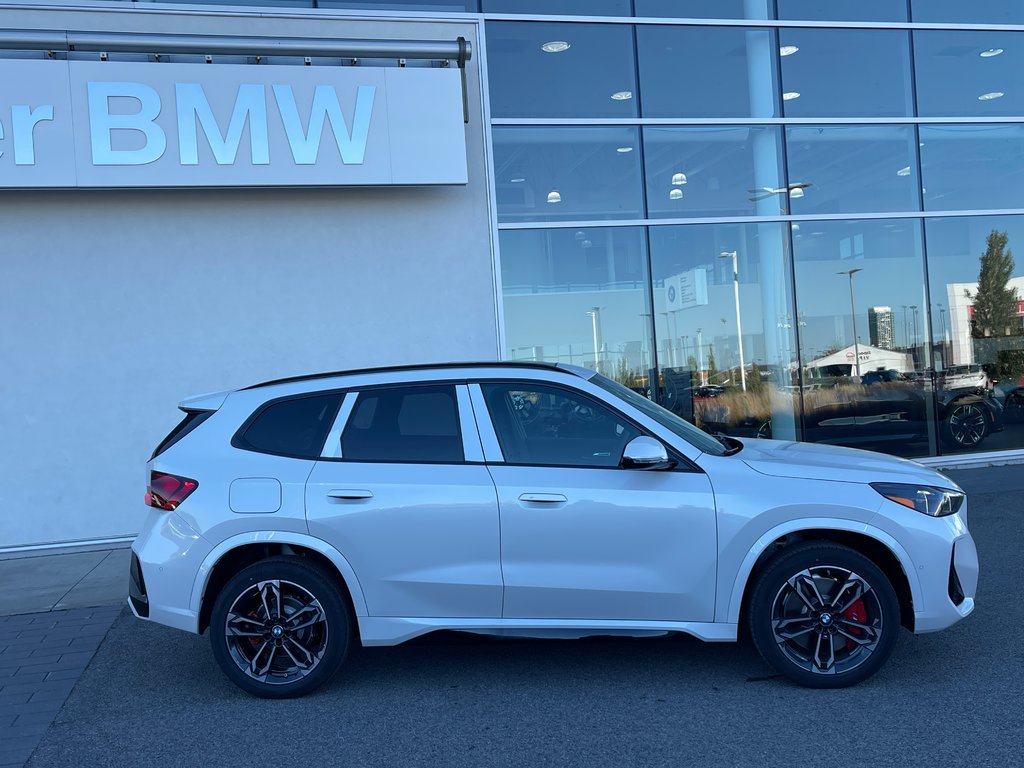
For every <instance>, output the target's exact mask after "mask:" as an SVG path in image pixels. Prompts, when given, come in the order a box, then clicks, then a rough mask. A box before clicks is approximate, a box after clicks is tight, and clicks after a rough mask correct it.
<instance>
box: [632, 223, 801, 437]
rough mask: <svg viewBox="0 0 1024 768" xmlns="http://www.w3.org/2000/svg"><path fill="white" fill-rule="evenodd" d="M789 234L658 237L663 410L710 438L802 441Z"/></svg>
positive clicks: (712, 232) (701, 229)
mask: <svg viewBox="0 0 1024 768" xmlns="http://www.w3.org/2000/svg"><path fill="white" fill-rule="evenodd" d="M785 235H786V232H785V225H784V224H713V225H712V224H709V225H704V224H701V225H686V226H673V227H652V228H651V229H650V242H651V270H652V274H653V277H654V313H655V320H656V329H657V333H656V338H657V350H658V364H659V369H660V370H659V378H660V379H661V384H662V387H661V394H662V401H661V404H662V405H663V406H665V407H666V408H668V409H669V410H671V411H672V412H673V413H675V414H677V415H679V416H681V417H683V418H684V419H686V420H687V421H691V422H694V423H695V424H697V426H699V427H702V428H704V429H706V430H708V431H711V432H724V433H726V434H735V435H746V436H754V435H760V436H762V437H776V438H778V439H796V437H797V431H796V419H795V416H794V401H793V397H794V395H793V392H794V387H793V383H794V381H793V373H792V372H793V370H794V369H795V367H796V354H795V348H796V345H795V342H794V340H793V326H794V322H793V316H794V314H795V313H794V309H793V301H792V295H791V291H790V284H791V283H790V272H789V269H790V267H789V253H788V248H787V243H786V237H785ZM733 252H735V254H736V259H735V266H736V272H735V274H736V275H737V276H738V278H739V279H738V282H734V280H733V264H734V262H733V257H732V254H733ZM723 254H724V255H723ZM737 290H738V297H737ZM737 298H738V300H737ZM738 326H739V327H741V328H742V331H743V333H742V351H741V345H740V344H739V339H740V335H739V333H738V330H739V327H738ZM741 357H742V364H741ZM741 372H742V373H741Z"/></svg>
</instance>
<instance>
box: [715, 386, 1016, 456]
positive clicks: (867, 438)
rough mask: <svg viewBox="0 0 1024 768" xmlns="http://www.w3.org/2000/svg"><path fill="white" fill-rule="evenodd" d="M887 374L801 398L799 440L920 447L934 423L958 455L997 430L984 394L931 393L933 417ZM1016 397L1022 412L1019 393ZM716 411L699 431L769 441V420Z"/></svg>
mask: <svg viewBox="0 0 1024 768" xmlns="http://www.w3.org/2000/svg"><path fill="white" fill-rule="evenodd" d="M892 374H897V372H895V371H893V372H889V371H872V372H870V373H868V374H865V376H864V381H865V383H864V384H862V385H852V386H839V387H833V388H830V389H818V390H814V391H809V392H805V393H804V395H803V439H804V440H807V441H810V442H816V443H832V444H834V445H850V446H866V447H870V446H878V445H880V444H887V443H893V442H902V443H906V442H915V441H922V440H927V439H928V424H929V421H930V420H932V419H936V420H937V421H938V423H939V435H940V437H941V439H942V441H943V442H944V443H946V444H947V445H949V446H950V447H952V448H956V449H960V450H964V449H974V448H977V447H978V446H979V445H981V443H982V442H983V441H984V440H985V438H987V437H988V436H989V435H990V434H992V433H993V432H998V431H1000V430H1001V429H1002V428H1003V416H1002V413H1003V406H1002V405H1001V404H1000V403H999V401H998V400H996V399H995V398H994V397H992V396H991V395H990V394H989V393H988V392H987V391H986V390H983V389H979V388H975V387H971V388H959V389H939V390H937V391H936V392H935V393H934V397H935V399H936V405H935V415H934V417H933V416H931V406H930V398H931V397H932V396H933V395H932V393H931V391H930V390H927V389H925V388H924V387H923V386H921V385H920V384H918V383H915V382H910V381H904V380H902V377H900V378H897V377H896V376H893V375H892ZM897 375H898V374H897ZM1022 390H1024V388H1022ZM1020 397H1021V399H1020V403H1021V407H1022V409H1024V392H1022V393H1021V396H1020ZM716 406H718V407H717V408H715V409H709V410H707V411H705V413H704V428H705V429H707V430H708V431H710V432H722V433H724V434H732V435H740V436H743V435H749V436H757V437H771V436H772V433H771V423H770V420H765V419H756V418H755V419H751V418H746V419H743V420H738V419H730V409H729V408H728V407H727V404H726V403H725V402H723V401H716Z"/></svg>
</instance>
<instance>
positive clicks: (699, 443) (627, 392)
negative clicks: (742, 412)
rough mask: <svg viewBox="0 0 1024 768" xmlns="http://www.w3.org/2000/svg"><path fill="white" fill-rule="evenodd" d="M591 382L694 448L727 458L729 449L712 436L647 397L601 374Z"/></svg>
mask: <svg viewBox="0 0 1024 768" xmlns="http://www.w3.org/2000/svg"><path fill="white" fill-rule="evenodd" d="M590 380H591V381H592V382H593V383H594V384H597V386H599V387H601V389H604V390H606V391H608V392H611V393H612V394H613V395H617V396H618V397H620V398H622V399H623V400H625V401H626V402H627V403H629V404H630V405H632V406H633V407H634V408H636V409H637V410H638V411H640V412H641V413H643V414H644V415H645V416H650V417H651V418H652V419H654V420H655V421H656V422H658V423H659V424H661V426H663V427H665V429H668V430H670V431H671V432H672V433H673V434H676V435H678V436H679V437H681V438H683V440H685V441H686V442H688V443H689V444H690V445H692V446H693V447H694V448H697V449H698V450H701V451H703V452H704V453H710V454H713V455H715V456H725V455H726V454H727V453H728V452H729V449H728V448H727V447H726V446H725V445H723V444H722V443H721V442H719V441H718V440H717V439H715V438H714V437H712V436H711V435H709V434H707V433H706V432H701V431H700V430H699V429H697V428H696V427H695V426H693V424H691V423H690V422H688V421H685V420H683V419H681V418H679V417H678V416H676V415H675V414H674V413H672V411H669V410H666V409H665V408H662V407H661V406H660V405H658V404H657V403H654V402H652V401H651V400H648V399H647V398H646V397H644V396H643V395H641V394H638V393H637V392H634V391H633V390H632V389H630V388H629V387H624V386H623V385H622V384H619V383H618V382H617V381H612V380H611V379H609V378H607V377H606V376H602V375H601V374H597V375H595V376H594V377H593V378H592V379H590Z"/></svg>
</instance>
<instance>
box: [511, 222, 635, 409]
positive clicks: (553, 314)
mask: <svg viewBox="0 0 1024 768" xmlns="http://www.w3.org/2000/svg"><path fill="white" fill-rule="evenodd" d="M500 235H501V280H502V291H503V293H504V306H505V339H506V343H507V344H508V348H507V356H508V358H509V359H510V360H548V361H551V362H565V363H574V364H575V365H585V366H587V367H588V368H596V369H598V370H599V371H600V372H601V373H603V374H605V375H606V376H608V377H609V378H613V379H615V380H616V381H618V382H620V383H623V384H626V385H627V386H630V387H634V388H637V389H645V388H646V387H647V386H648V381H647V372H648V369H649V367H650V364H651V343H650V331H649V329H650V319H651V316H650V310H649V309H648V304H647V301H648V291H647V252H646V248H645V238H644V230H643V229H642V228H640V227H611V228H599V227H587V228H585V229H551V230H504V231H502V232H501V233H500Z"/></svg>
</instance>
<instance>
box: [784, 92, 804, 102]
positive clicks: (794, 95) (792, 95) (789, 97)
mask: <svg viewBox="0 0 1024 768" xmlns="http://www.w3.org/2000/svg"><path fill="white" fill-rule="evenodd" d="M799 98H800V94H799V93H798V92H797V91H786V92H785V93H784V94H782V100H783V101H792V100H793V99H799Z"/></svg>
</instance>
